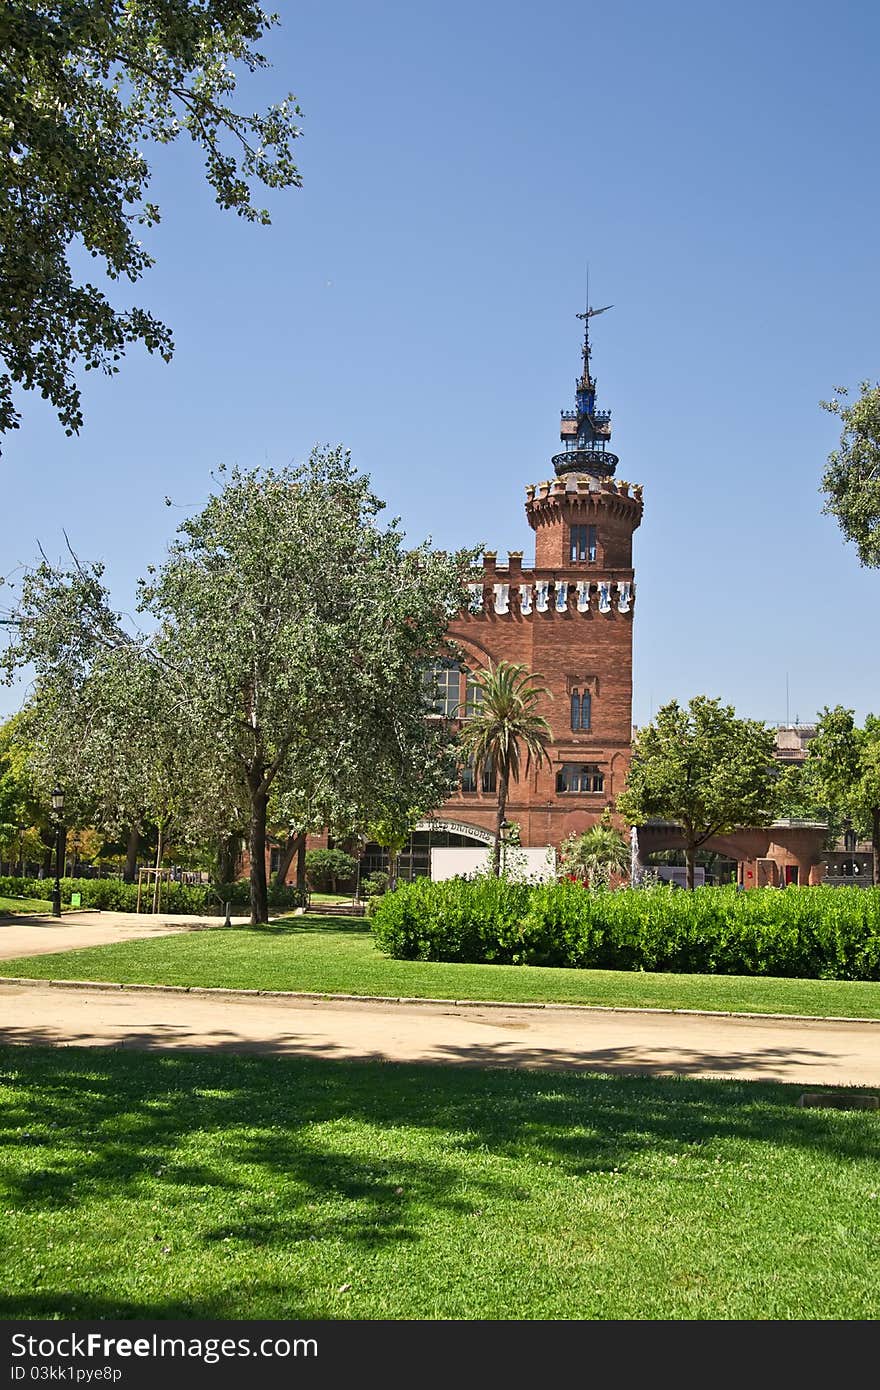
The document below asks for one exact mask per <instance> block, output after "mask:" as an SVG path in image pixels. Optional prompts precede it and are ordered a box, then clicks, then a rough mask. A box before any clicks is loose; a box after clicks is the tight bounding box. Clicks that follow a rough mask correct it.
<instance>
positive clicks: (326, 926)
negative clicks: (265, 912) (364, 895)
mask: <svg viewBox="0 0 880 1390" xmlns="http://www.w3.org/2000/svg"><path fill="white" fill-rule="evenodd" d="M246 930H248V931H251V932H254V933H255V934H256V933H260V934H262V935H264V936H298V935H300V934H303V933H305V932H327V933H328V934H330V935H350V934H351V933H352V932H359V933H360V934H361V935H362V936H369V935H370V930H371V929H370V923H369V921H368V919H367V918H366V917H331V916H328V917H324V916H322V914H321V913H319V912H315V913H304V914H303V916H302V917H279V918H278V919H277V921H274V922H269V923H268V925H264V926H260V927H248V928H246Z"/></svg>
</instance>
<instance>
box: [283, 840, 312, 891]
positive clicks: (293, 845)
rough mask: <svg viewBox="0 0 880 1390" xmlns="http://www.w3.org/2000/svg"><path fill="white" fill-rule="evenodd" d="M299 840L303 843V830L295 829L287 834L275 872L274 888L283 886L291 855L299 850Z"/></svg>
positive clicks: (285, 881)
mask: <svg viewBox="0 0 880 1390" xmlns="http://www.w3.org/2000/svg"><path fill="white" fill-rule="evenodd" d="M300 840H302V842H303V844H305V841H306V833H305V831H304V830H297V831H296V833H295V834H293V835H288V837H287V841H286V843H285V845H284V848H283V850H282V851H281V859H280V861H279V864H278V869H277V871H276V874H275V887H276V888H283V887H284V886H285V884H286V883H287V874H288V871H289V869H290V866H291V864H292V862H293V856H294V855H295V854H297V853H298V851H299V843H300Z"/></svg>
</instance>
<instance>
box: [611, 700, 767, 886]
mask: <svg viewBox="0 0 880 1390" xmlns="http://www.w3.org/2000/svg"><path fill="white" fill-rule="evenodd" d="M774 747H775V734H774V731H773V730H772V729H771V728H770V727H769V726H768V725H766V724H763V723H761V722H759V721H757V720H753V719H738V718H737V716H736V712H735V710H734V709H733V707H732V706H731V705H722V704H721V702H720V700H717V699H716V700H713V699H709V697H708V696H706V695H696V696H694V698H693V699H692V700H691V702H690V704H689V705H688V707H687V708H686V709H685V708H683V707H682V706H681V705H679V703H678V701H677V700H671V701H670V702H669V704H667V705H664V706H663V707H662V708H661V709H660V710H658V712H657V715H656V717H655V718H654V720H653V721H652V723H650V724H647V725H645V727H644V728H643V729H640V730H639V731H638V734H637V735H636V738H635V742H634V744H633V755H632V763H631V765H630V769H629V774H628V776H627V782H626V788H625V790H624V791H623V792H622V793H621V795H620V796H619V797H618V799H617V809H618V811H619V812H620V814H621V815H622V816H625V817H626V819H627V820H628V821H629V822H630V823H631V824H633V825H639V824H641V823H642V822H644V821H646V820H649V819H651V818H652V817H660V818H662V819H663V820H669V821H674V822H675V823H676V824H677V825H680V826H681V828H682V831H683V833H684V841H685V855H686V862H687V886H688V888H693V886H694V861H695V856H696V851H697V850H698V849H699V847H700V846H701V845H702V844H705V842H706V841H707V840H709V839H711V838H712V836H713V835H718V834H720V833H721V832H723V831H725V830H735V829H736V828H737V827H739V826H747V825H768V824H769V823H770V821H771V820H772V818H773V814H774V810H775V804H774V797H775V786H776V765H775V762H774V756H773V752H774Z"/></svg>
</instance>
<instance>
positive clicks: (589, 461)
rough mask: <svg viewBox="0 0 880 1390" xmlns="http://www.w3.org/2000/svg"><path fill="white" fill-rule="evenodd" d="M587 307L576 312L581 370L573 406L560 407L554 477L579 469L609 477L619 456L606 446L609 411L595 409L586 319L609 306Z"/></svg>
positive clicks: (576, 471) (589, 476) (609, 430)
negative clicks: (579, 325)
mask: <svg viewBox="0 0 880 1390" xmlns="http://www.w3.org/2000/svg"><path fill="white" fill-rule="evenodd" d="M613 307H614V306H613V304H606V305H605V306H604V307H603V308H602V309H591V308H590V307H589V305H588V306H587V310H586V312H585V313H583V314H578V316H577V317H578V318H579V319H583V323H584V344H583V347H582V348H581V356H582V358H583V370H582V371H581V374H580V376H579V377H578V379H577V381H576V382H575V388H574V389H575V409H574V410H563V412H562V421H561V424H560V427H559V438H560V439H561V440H562V442H563V444H564V445H565V452H564V453H562V454H554V455H553V460H552V462H553V467H554V469H555V470H556V473H557V475H558V477H560V478H562V477H565V475H566V474H568V473H580V474H583V476H584V477H588V478H611V477H613V476H614V471H615V469H616V468H617V465H618V462H619V459H618V457H617V455H616V454H612V453H611V450H610V449H609V448H608V447H607V446H608V442H609V440H610V439H611V411H610V410H597V409H596V380H595V378H594V376H593V374H592V372H591V371H590V356H591V352H590V319H592V318H595V317H596V315H597V314H604V313H605V312H606V311H607V310H608V309H613Z"/></svg>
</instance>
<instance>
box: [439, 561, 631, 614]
mask: <svg viewBox="0 0 880 1390" xmlns="http://www.w3.org/2000/svg"><path fill="white" fill-rule="evenodd" d="M468 591H469V594H470V598H469V601H468V606H467V609H466V610H465V613H464V614H463V615H462V616H466V617H471V618H485V617H487V616H494V617H498V618H502V617H520V618H532V617H534V616H536V615H539V614H540V615H548V614H550V615H552V614H554V613H555V614H569V613H570V614H572V615H578V614H579V615H580V616H582V617H584V616H587V615H588V614H601V615H603V616H610V615H613V614H616V613H617V614H621V615H622V616H627V615H630V614H631V613H632V609H633V605H634V603H635V597H636V586H635V581H634V580H633V578H632V574H631V572H630V577H629V578H626V577H624V576H618V575H616V574H609V575H607V576H606V575H604V574H603V575H601V576H599V577H597V578H592V577H587V576H585V575H581V574H577V573H576V572H575V574H574V575H573V576H572V574H571V573H570V574H569V575H567V576H563V575H561V574H559V573H557V574H548V573H546V572H545V571H542V570H540V569H538V568H533V567H531V566H529V567H524V566H523V563H522V552H521V551H509V552H508V560H507V564H506V565H505V564H504V563H503V562H502V563H499V561H498V555H497V552H496V551H494V550H490V551H486V553H485V555H484V556H483V579H482V581H477V580H474V581H473V582H471V583H470V584H469V585H468Z"/></svg>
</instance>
